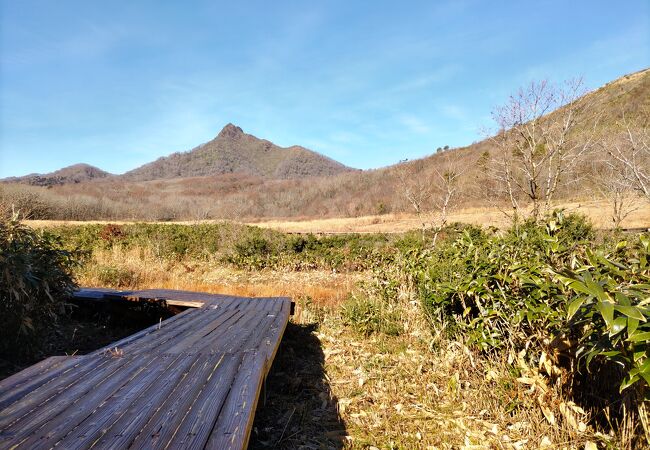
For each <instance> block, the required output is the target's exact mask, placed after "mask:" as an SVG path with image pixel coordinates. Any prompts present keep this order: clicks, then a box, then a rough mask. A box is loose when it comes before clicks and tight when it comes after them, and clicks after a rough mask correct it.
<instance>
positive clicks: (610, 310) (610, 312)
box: [596, 302, 650, 334]
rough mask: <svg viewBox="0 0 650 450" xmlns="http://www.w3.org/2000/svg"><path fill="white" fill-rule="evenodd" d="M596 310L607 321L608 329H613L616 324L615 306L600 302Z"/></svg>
mask: <svg viewBox="0 0 650 450" xmlns="http://www.w3.org/2000/svg"><path fill="white" fill-rule="evenodd" d="M596 308H597V309H598V311H600V315H601V316H603V320H605V323H606V324H607V328H608V329H609V328H611V327H612V323H613V322H614V305H613V304H612V303H609V302H599V303H598V304H597V305H596ZM649 334H650V333H649Z"/></svg>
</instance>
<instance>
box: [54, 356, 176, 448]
mask: <svg viewBox="0 0 650 450" xmlns="http://www.w3.org/2000/svg"><path fill="white" fill-rule="evenodd" d="M182 358H183V356H182V355H172V356H164V355H163V356H161V357H160V358H159V363H158V364H152V366H151V367H150V368H149V369H148V370H143V371H141V372H140V373H139V374H137V375H136V377H134V378H133V379H132V380H131V381H130V382H129V383H127V384H125V385H124V386H122V388H121V389H120V390H119V391H118V392H116V393H115V394H113V395H112V396H110V397H109V398H108V399H106V401H105V402H104V403H102V404H101V405H99V406H98V407H97V408H95V409H94V410H93V411H92V412H91V413H90V415H89V416H88V417H87V418H85V419H84V420H83V421H82V422H81V423H80V424H79V425H78V426H76V427H75V428H74V429H72V430H71V431H69V432H68V434H67V435H66V436H65V437H64V438H63V439H62V440H60V441H59V442H57V443H56V445H57V446H58V447H59V448H62V449H67V450H73V449H84V448H89V447H90V446H91V445H92V443H93V442H95V441H97V440H98V439H99V438H101V436H102V435H103V434H104V433H105V432H106V431H107V430H108V429H109V428H110V427H111V425H112V424H113V423H115V422H116V421H117V420H119V419H120V418H121V417H122V416H123V415H124V414H125V413H126V411H127V410H128V408H130V407H131V406H132V405H133V403H134V402H136V401H138V399H140V398H142V397H143V396H144V395H146V393H147V392H149V391H150V390H152V389H154V390H158V389H161V388H164V387H165V386H166V385H168V384H169V382H170V378H171V377H172V376H173V374H174V372H173V370H178V375H180V374H182V373H183V366H182V365H178V363H179V361H180V360H181V359H182ZM188 365H189V363H188Z"/></svg>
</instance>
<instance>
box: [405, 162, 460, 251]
mask: <svg viewBox="0 0 650 450" xmlns="http://www.w3.org/2000/svg"><path fill="white" fill-rule="evenodd" d="M467 167H468V166H467V165H462V164H461V161H460V159H459V158H458V156H457V154H456V153H455V152H446V153H445V154H444V156H443V155H441V156H439V157H437V158H436V160H435V165H434V166H433V167H432V170H431V173H426V171H425V170H424V164H423V161H414V162H411V163H407V162H403V163H402V165H401V167H400V168H399V170H398V172H397V173H398V177H399V180H400V184H401V187H402V192H403V194H404V197H405V198H406V199H407V201H408V202H409V203H410V204H411V206H412V207H413V209H414V211H415V213H416V214H417V216H418V218H419V220H420V223H421V227H422V228H421V229H422V237H423V238H424V235H425V232H426V229H427V228H429V227H430V228H431V230H432V231H433V245H436V242H437V240H438V235H439V234H440V232H441V231H442V230H443V229H444V228H445V227H446V226H447V224H448V219H449V214H450V213H451V212H452V211H453V210H454V209H455V208H456V207H457V205H458V194H459V184H458V182H459V179H460V178H461V177H462V176H463V174H464V173H465V170H466V168H467Z"/></svg>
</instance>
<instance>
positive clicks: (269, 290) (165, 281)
mask: <svg viewBox="0 0 650 450" xmlns="http://www.w3.org/2000/svg"><path fill="white" fill-rule="evenodd" d="M107 269H110V270H107ZM365 276H366V275H364V274H362V273H335V272H327V271H309V272H278V271H272V270H262V271H256V272H248V271H244V270H236V269H232V268H226V267H223V266H221V265H218V264H216V263H208V262H203V261H184V262H173V261H169V260H163V259H160V258H156V257H155V256H154V255H153V253H152V252H151V251H150V250H149V249H141V248H133V249H129V250H123V249H120V248H118V247H116V248H113V249H111V250H104V251H99V250H96V251H95V252H94V253H93V257H92V260H91V261H90V262H89V263H88V264H85V265H84V266H83V268H82V269H80V270H79V272H78V273H77V278H78V281H79V284H80V285H83V286H102V287H112V288H121V289H127V288H128V289H134V288H139V289H147V288H158V289H180V290H188V291H200V292H209V293H220V294H231V295H240V296H246V297H273V296H288V297H292V298H300V299H303V300H304V301H306V302H308V303H309V304H313V305H316V306H319V307H322V306H328V305H334V304H339V303H340V302H342V301H343V300H345V299H346V298H347V296H348V293H349V292H350V291H351V290H352V289H353V288H354V286H355V285H356V284H357V282H358V281H359V280H361V279H362V278H364V277H365Z"/></svg>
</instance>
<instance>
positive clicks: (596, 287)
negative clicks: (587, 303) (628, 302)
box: [585, 279, 609, 302]
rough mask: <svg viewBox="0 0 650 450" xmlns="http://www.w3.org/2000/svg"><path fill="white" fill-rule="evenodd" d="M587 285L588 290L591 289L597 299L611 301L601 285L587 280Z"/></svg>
mask: <svg viewBox="0 0 650 450" xmlns="http://www.w3.org/2000/svg"><path fill="white" fill-rule="evenodd" d="M585 284H586V285H587V288H588V289H589V292H590V293H591V295H593V296H594V297H597V298H598V299H599V300H600V301H603V302H604V301H608V300H609V296H608V295H607V293H606V292H605V291H604V290H603V287H602V286H601V285H600V284H598V283H596V282H594V281H592V280H591V279H589V280H585Z"/></svg>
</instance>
